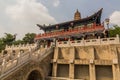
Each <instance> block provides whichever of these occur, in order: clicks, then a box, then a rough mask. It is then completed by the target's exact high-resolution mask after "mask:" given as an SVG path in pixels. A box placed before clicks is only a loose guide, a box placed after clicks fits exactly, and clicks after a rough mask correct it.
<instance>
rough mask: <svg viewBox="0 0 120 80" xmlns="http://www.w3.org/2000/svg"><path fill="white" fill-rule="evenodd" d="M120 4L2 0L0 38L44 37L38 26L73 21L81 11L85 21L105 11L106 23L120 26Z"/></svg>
mask: <svg viewBox="0 0 120 80" xmlns="http://www.w3.org/2000/svg"><path fill="white" fill-rule="evenodd" d="M119 4H120V0H0V37H3V36H4V35H5V34H4V33H10V34H15V33H17V39H22V37H24V35H25V34H26V33H36V34H39V33H42V32H43V31H41V30H39V28H38V27H37V26H36V24H41V25H44V24H45V25H49V24H56V23H61V22H66V21H70V20H73V17H74V13H75V11H76V10H77V9H78V10H79V12H80V13H81V16H82V18H84V17H87V16H90V15H92V14H94V13H95V12H97V11H98V10H99V9H101V8H103V13H102V22H103V21H104V20H105V19H106V18H109V19H110V24H112V25H119V26H120V5H119Z"/></svg>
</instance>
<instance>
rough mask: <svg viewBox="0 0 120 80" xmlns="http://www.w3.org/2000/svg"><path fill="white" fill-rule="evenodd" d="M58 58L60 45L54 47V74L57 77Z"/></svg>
mask: <svg viewBox="0 0 120 80" xmlns="http://www.w3.org/2000/svg"><path fill="white" fill-rule="evenodd" d="M57 59H58V47H55V49H54V59H53V70H52V76H53V77H57Z"/></svg>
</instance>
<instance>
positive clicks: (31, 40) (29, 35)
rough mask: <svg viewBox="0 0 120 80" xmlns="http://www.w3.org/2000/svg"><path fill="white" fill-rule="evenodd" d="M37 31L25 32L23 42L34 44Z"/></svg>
mask: <svg viewBox="0 0 120 80" xmlns="http://www.w3.org/2000/svg"><path fill="white" fill-rule="evenodd" d="M35 35H36V34H35V33H27V34H25V37H24V38H23V42H24V43H25V44H27V43H29V44H32V43H34V38H35Z"/></svg>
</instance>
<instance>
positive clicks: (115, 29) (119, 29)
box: [109, 25, 120, 37]
mask: <svg viewBox="0 0 120 80" xmlns="http://www.w3.org/2000/svg"><path fill="white" fill-rule="evenodd" d="M109 34H110V37H115V36H116V35H117V34H118V35H119V36H120V27H119V26H118V25H115V26H113V28H111V29H110V30H109Z"/></svg>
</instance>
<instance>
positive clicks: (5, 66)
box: [0, 47, 53, 79]
mask: <svg viewBox="0 0 120 80" xmlns="http://www.w3.org/2000/svg"><path fill="white" fill-rule="evenodd" d="M52 50H53V49H52V47H50V48H46V49H45V50H44V51H40V50H39V48H37V47H36V48H35V49H33V50H31V51H28V52H26V53H22V54H18V55H17V57H16V58H14V59H12V60H9V61H8V62H7V61H6V60H5V59H3V62H2V65H0V79H2V78H3V77H5V75H8V74H10V73H13V71H14V70H17V69H19V68H20V66H23V65H25V64H27V63H28V62H29V61H30V60H33V59H34V60H37V61H38V60H42V59H43V58H45V56H46V55H48V54H49V53H51V51H52ZM47 53H48V54H47Z"/></svg>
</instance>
